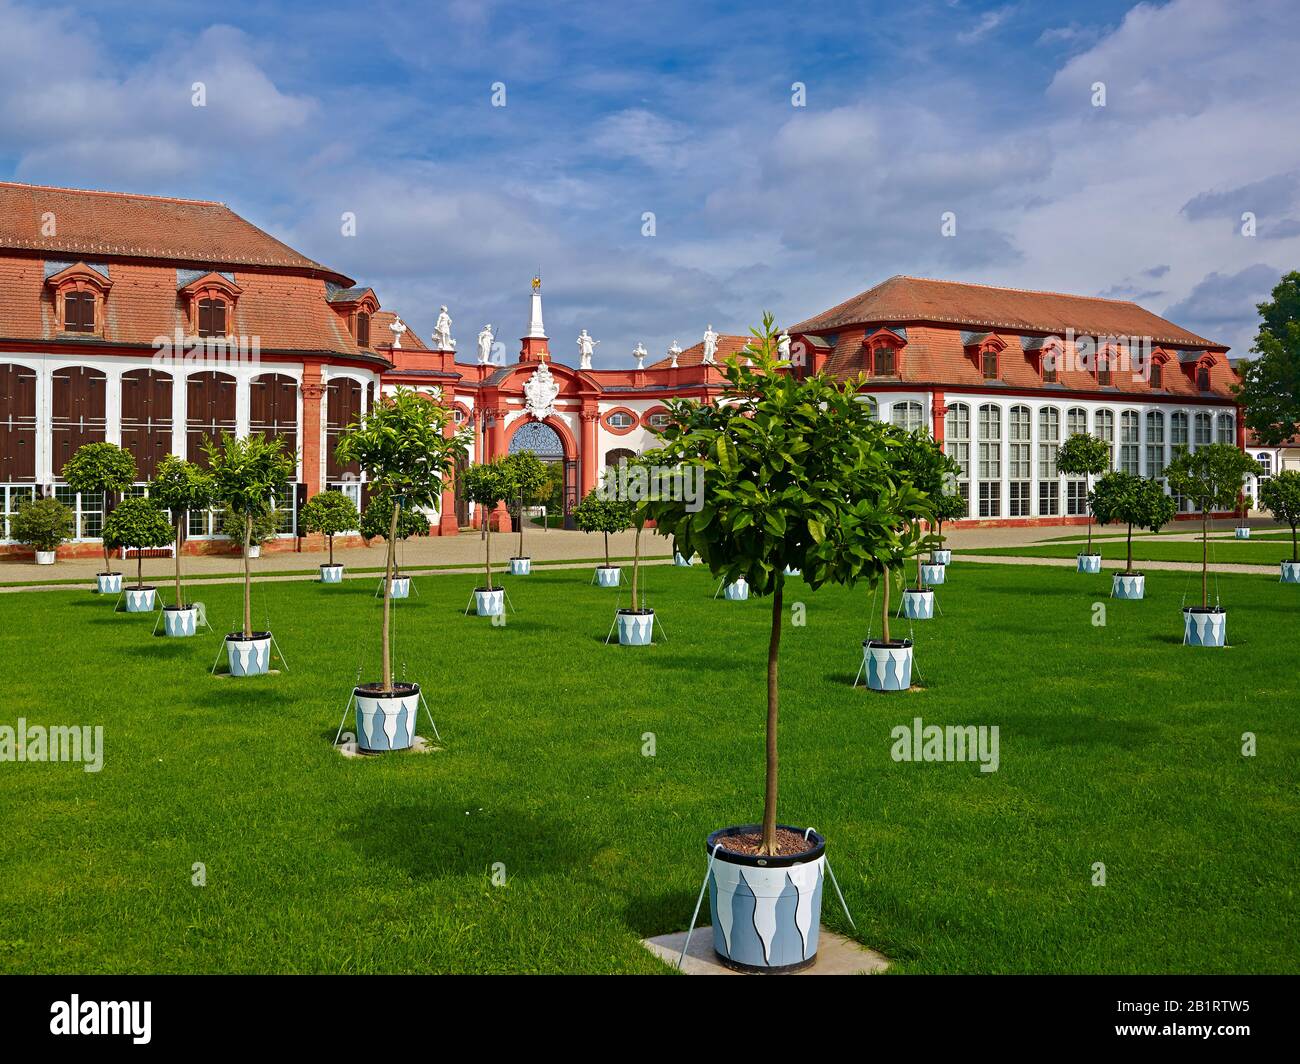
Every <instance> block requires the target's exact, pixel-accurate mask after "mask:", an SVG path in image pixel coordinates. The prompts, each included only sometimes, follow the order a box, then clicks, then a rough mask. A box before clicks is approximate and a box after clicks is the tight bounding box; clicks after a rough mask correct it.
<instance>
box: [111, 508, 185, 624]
mask: <svg viewBox="0 0 1300 1064" xmlns="http://www.w3.org/2000/svg"><path fill="white" fill-rule="evenodd" d="M103 536H104V542H105V543H106V544H108V546H109V547H111V548H112V549H114V550H117V549H120V548H122V547H125V548H127V549H128V550H134V551H135V586H134V587H128V588H127V589H126V612H127V613H152V612H153V609H154V601H155V596H156V594H157V588H155V587H153V586H152V585H147V584H145V582H144V552H145V551H146V550H149V549H150V548H154V547H165V546H167V545H168V544H169V543H171V541H172V526H171V522H170V521H168V520H167V514H166V512H165V511H164V510H163V508H162V507H161V506H159V505H158V504H157V503H156V502H154V501H153V499H146V498H141V497H136V498H129V499H123V500H122V501H121V502H119V503H118V504H117V505H116V506H114V507H113V512H112V513H110V514H109V515H108V516H107V517H106V518H104V530H103Z"/></svg>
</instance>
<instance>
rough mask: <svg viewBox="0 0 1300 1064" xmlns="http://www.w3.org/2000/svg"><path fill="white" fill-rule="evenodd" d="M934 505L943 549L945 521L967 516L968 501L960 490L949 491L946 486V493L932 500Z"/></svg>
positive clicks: (940, 544)
mask: <svg viewBox="0 0 1300 1064" xmlns="http://www.w3.org/2000/svg"><path fill="white" fill-rule="evenodd" d="M930 503H931V505H932V506H933V507H934V520H935V523H936V524H937V525H938V529H937V531H938V534H939V549H940V550H942V549H943V523H944V522H945V521H956V520H958V519H960V518H962V517H965V516H966V512H967V508H968V505H969V504H968V503H967V502H966V499H965V498H964V497H963V496H962V495H961V493H960V492H958V491H948V490H947V489H946V488H945V491H944V494H942V495H939V496H938V497H937V498H932V499H931V500H930Z"/></svg>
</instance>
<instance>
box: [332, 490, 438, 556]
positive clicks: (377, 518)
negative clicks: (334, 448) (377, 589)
mask: <svg viewBox="0 0 1300 1064" xmlns="http://www.w3.org/2000/svg"><path fill="white" fill-rule="evenodd" d="M317 497H318V498H319V496H317ZM392 522H393V499H392V496H391V495H390V494H389V493H388V492H386V491H381V492H378V493H377V494H375V495H372V496H371V497H370V501H369V502H368V503H367V504H366V510H365V513H363V514H362V515H361V523H360V527H358V528H357V531H358V532H360V533H361V538H362V539H364V540H365V541H366V542H367V543H369V542H370V541H371V540H373V539H382V540H384V542H387V541H388V536H389V533H390V532H393V531H394V529H393V526H392ZM354 527H356V526H354ZM428 534H429V519H428V517H426V516H425V514H424V511H423V510H411V509H408V508H406V507H403V508H402V512H401V515H400V516H399V517H398V519H397V529H396V538H397V539H398V540H399V541H400V540H403V539H410V538H411V537H412V536H427V535H428ZM393 571H394V573H396V572H397V563H396V561H395V560H394V563H393Z"/></svg>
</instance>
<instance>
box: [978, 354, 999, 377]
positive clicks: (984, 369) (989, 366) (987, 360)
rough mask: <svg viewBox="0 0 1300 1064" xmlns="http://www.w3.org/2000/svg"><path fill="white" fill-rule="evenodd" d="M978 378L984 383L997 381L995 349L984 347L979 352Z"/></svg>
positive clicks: (996, 355)
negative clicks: (983, 380) (981, 378)
mask: <svg viewBox="0 0 1300 1064" xmlns="http://www.w3.org/2000/svg"><path fill="white" fill-rule="evenodd" d="M980 376H982V377H983V378H984V379H985V380H986V381H995V380H997V379H998V352H997V349H996V348H992V347H986V348H984V349H983V350H982V351H981V352H980Z"/></svg>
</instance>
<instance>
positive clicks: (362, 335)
mask: <svg viewBox="0 0 1300 1064" xmlns="http://www.w3.org/2000/svg"><path fill="white" fill-rule="evenodd" d="M357 346H358V347H369V346H370V315H369V314H367V313H366V312H365V311H364V310H363V311H360V312H359V313H358V314H357Z"/></svg>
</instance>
